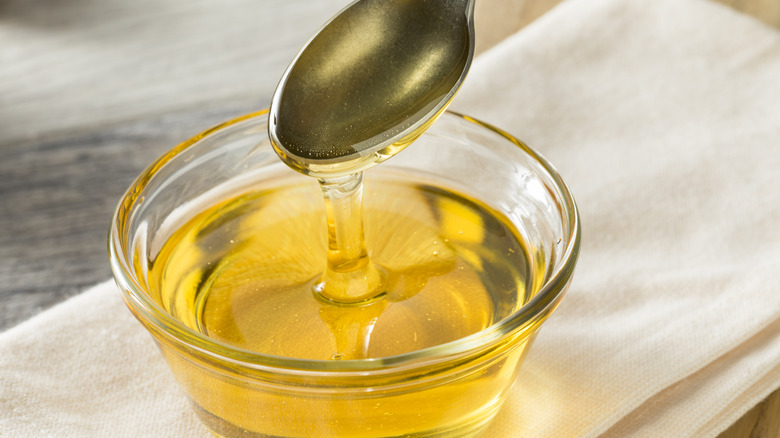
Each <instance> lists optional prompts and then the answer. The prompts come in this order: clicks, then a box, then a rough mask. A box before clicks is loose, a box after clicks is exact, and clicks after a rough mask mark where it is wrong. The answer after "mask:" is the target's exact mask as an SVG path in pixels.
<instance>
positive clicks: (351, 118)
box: [268, 0, 475, 178]
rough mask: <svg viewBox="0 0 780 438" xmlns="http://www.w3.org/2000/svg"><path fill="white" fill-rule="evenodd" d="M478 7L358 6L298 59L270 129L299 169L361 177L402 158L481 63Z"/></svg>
mask: <svg viewBox="0 0 780 438" xmlns="http://www.w3.org/2000/svg"><path fill="white" fill-rule="evenodd" d="M474 1H475V0H357V1H355V2H353V3H352V4H350V5H349V6H347V7H346V8H344V9H343V10H342V11H341V12H340V13H339V14H337V15H336V16H335V17H333V18H332V19H331V20H330V21H329V22H328V23H326V24H325V25H324V26H323V27H322V29H320V31H319V32H318V33H317V34H316V35H314V37H312V38H311V39H310V40H309V42H308V43H307V44H306V45H305V46H304V48H303V49H301V51H300V52H298V54H297V56H296V57H295V59H294V60H293V61H292V63H291V64H290V66H289V67H287V70H286V71H285V73H284V74H283V75H282V78H281V81H280V82H279V85H278V86H277V88H276V92H275V93H274V96H273V99H272V102H271V109H270V113H269V124H268V132H269V136H270V138H271V142H272V144H273V146H274V149H275V150H276V152H277V154H279V156H280V157H281V158H282V160H283V161H284V162H285V163H287V165H289V166H290V167H292V168H293V169H295V170H297V171H299V172H302V173H305V174H308V175H311V176H314V177H317V178H334V177H341V176H345V175H348V174H354V173H357V172H359V171H362V170H364V169H366V168H368V167H371V166H373V165H375V164H378V163H380V162H382V161H384V160H386V159H387V158H390V157H391V156H393V155H395V154H396V153H398V152H399V151H400V150H402V149H403V148H405V147H406V146H408V145H409V144H410V143H411V142H412V141H414V140H415V139H416V138H417V137H418V136H419V135H420V134H422V133H423V132H424V131H425V129H426V128H427V127H428V126H429V125H430V124H431V123H433V121H434V120H435V119H436V117H437V116H438V115H439V114H441V113H442V112H443V111H444V109H445V108H446V107H447V105H448V104H449V103H450V102H451V101H452V98H453V97H454V96H455V93H456V92H457V90H458V88H460V85H461V84H462V83H463V80H464V78H465V76H466V72H467V71H468V68H469V66H470V65H471V60H472V58H473V56H474V25H473V17H474Z"/></svg>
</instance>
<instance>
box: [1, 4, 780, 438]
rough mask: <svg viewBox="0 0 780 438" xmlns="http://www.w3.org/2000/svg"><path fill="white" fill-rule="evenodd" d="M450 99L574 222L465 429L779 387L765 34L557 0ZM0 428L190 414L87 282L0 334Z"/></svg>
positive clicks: (650, 408) (632, 428) (119, 431)
mask: <svg viewBox="0 0 780 438" xmlns="http://www.w3.org/2000/svg"><path fill="white" fill-rule="evenodd" d="M454 108H455V109H456V110H458V111H461V112H464V113H467V114H470V115H473V116H475V117H478V118H481V119H483V120H485V121H488V122H490V123H492V124H495V125H497V126H499V127H501V128H503V129H505V130H507V131H509V132H511V133H513V134H515V135H517V136H519V137H520V138H522V139H524V140H525V141H526V142H528V143H529V144H530V145H531V146H533V147H535V148H537V149H538V150H540V151H541V152H542V153H543V154H544V155H546V156H547V158H549V159H550V160H551V161H552V162H553V163H554V164H555V165H556V166H557V168H558V169H559V171H560V172H561V174H562V175H563V176H564V178H565V179H566V180H567V182H568V183H569V185H570V187H571V189H572V191H573V193H574V196H575V198H576V199H577V201H578V204H579V207H580V210H581V215H582V223H583V244H582V255H581V258H580V262H579V266H578V268H577V271H576V273H575V279H574V282H573V284H572V286H571V289H570V291H569V294H568V296H567V297H566V298H565V299H564V300H563V303H562V305H561V306H560V308H559V309H558V310H557V311H556V313H555V314H553V316H552V317H551V319H550V320H549V321H548V322H547V323H546V324H545V326H544V327H543V328H542V330H541V333H540V335H539V337H538V339H537V341H536V343H535V345H534V347H533V348H532V349H531V352H530V354H529V356H528V358H527V360H526V362H525V365H524V368H523V371H522V372H521V375H520V377H519V380H518V383H517V384H516V385H515V387H514V389H513V390H512V391H513V392H512V394H511V396H510V398H509V400H508V402H507V404H506V405H505V407H504V409H503V410H502V411H501V412H500V413H499V415H498V417H497V418H496V421H495V422H494V423H493V425H492V426H491V427H490V429H489V430H488V431H487V432H486V433H485V436H487V437H520V436H523V437H552V436H554V437H566V436H575V437H579V436H585V437H589V436H599V435H605V436H608V437H613V436H614V437H624V436H647V437H658V436H675V437H684V436H697V437H698V436H714V435H716V434H717V433H719V432H721V431H722V430H724V429H725V428H726V427H728V425H729V424H731V423H732V422H733V421H735V420H736V419H737V418H739V416H741V415H742V414H743V413H744V412H745V411H746V410H747V409H749V408H750V407H751V406H753V405H754V404H755V403H757V402H758V401H759V400H761V399H763V398H764V397H766V396H767V395H768V394H769V393H771V392H772V390H774V389H775V388H777V387H778V386H780V280H778V274H780V226H778V217H780V190H778V189H777V187H780V172H778V169H779V168H780V34H778V32H776V31H774V30H772V29H769V28H767V27H765V26H763V25H761V24H759V23H757V22H755V21H753V20H752V19H750V18H746V17H744V16H740V15H739V14H737V13H734V12H732V11H730V10H728V9H726V8H724V7H721V6H718V5H715V4H711V3H708V2H705V1H703V0H635V1H625V0H569V1H568V2H565V3H563V4H562V5H561V6H559V7H558V8H556V9H555V10H553V11H552V12H550V13H549V14H548V15H546V16H544V17H542V18H541V19H540V20H538V21H537V22H535V23H533V24H532V25H531V26H529V27H528V28H526V29H524V30H523V31H521V32H519V33H518V34H516V35H514V36H513V37H511V38H509V39H507V40H506V41H504V42H503V43H502V44H500V45H499V46H497V47H495V48H493V49H491V50H490V51H488V52H487V53H485V54H484V55H482V56H481V57H480V58H479V59H477V60H476V61H475V63H474V67H473V69H472V72H471V74H470V76H469V78H468V79H467V82H466V85H465V86H464V89H463V90H462V91H461V93H460V95H459V96H458V98H457V101H456V103H455V104H454ZM0 435H3V436H82V435H111V436H207V433H206V431H205V430H204V429H203V428H202V427H201V426H200V425H199V424H198V422H197V420H196V418H195V416H194V414H192V413H191V412H190V410H189V407H188V405H187V403H186V400H185V396H184V395H183V393H182V392H181V390H180V389H179V388H178V387H177V386H176V385H175V383H174V381H173V378H172V376H171V375H170V373H169V371H167V368H166V366H165V364H164V363H163V360H162V358H161V357H160V355H159V354H158V353H157V351H156V349H155V347H154V344H153V342H152V341H151V338H150V337H149V336H148V335H147V334H145V332H144V331H143V329H142V328H141V326H140V325H139V324H137V323H136V322H135V321H134V320H133V318H132V316H131V315H130V313H129V311H127V310H126V309H125V308H124V305H123V303H122V302H121V299H120V296H119V292H118V291H117V290H116V287H115V286H114V285H113V284H111V283H110V282H109V283H104V284H100V285H98V286H96V287H95V288H93V289H91V290H89V291H87V292H85V293H84V294H82V295H80V296H78V297H76V298H74V299H72V300H69V301H67V302H65V303H63V304H61V305H59V306H57V307H55V308H53V309H50V310H49V311H46V312H44V313H43V314H41V315H39V316H37V317H35V318H33V319H31V320H29V321H27V322H25V323H23V324H21V325H19V326H17V327H14V328H12V329H10V330H8V331H7V332H5V333H3V334H0Z"/></svg>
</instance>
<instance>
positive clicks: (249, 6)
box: [0, 0, 780, 438]
mask: <svg viewBox="0 0 780 438" xmlns="http://www.w3.org/2000/svg"><path fill="white" fill-rule="evenodd" d="M559 1H560V0H480V1H479V2H478V3H477V22H478V23H491V25H490V26H485V25H482V26H478V32H479V35H478V41H479V44H478V47H477V51H483V50H485V49H486V48H489V47H490V46H492V45H493V44H495V43H496V42H498V41H500V40H501V39H503V38H505V37H506V36H507V35H510V34H511V33H513V32H515V31H516V30H518V29H520V28H522V27H523V26H525V25H526V24H528V23H529V22H531V21H533V20H535V19H536V18H538V17H539V16H541V15H542V14H544V13H545V12H546V11H547V10H549V9H550V8H552V7H553V6H555V5H556V4H557V3H558V2H559ZM720 1H722V2H723V3H726V4H729V5H730V6H732V7H734V8H736V9H738V10H741V11H744V12H747V13H749V14H752V15H754V16H756V17H758V18H759V19H760V20H763V21H765V22H766V23H768V24H769V25H771V26H775V27H778V28H780V2H779V1H777V0H720ZM346 3H347V0H317V1H313V2H305V6H302V5H303V4H304V2H289V1H283V0H266V1H264V2H258V1H252V0H231V1H223V2H216V1H205V0H201V1H187V2H182V1H178V0H157V1H152V0H136V1H133V2H126V1H121V0H101V1H92V0H71V1H68V2H54V1H40V2H32V1H29V0H1V1H0V330H3V329H5V328H7V327H10V326H12V325H14V324H16V323H18V322H21V321H23V320H24V319H27V318H29V317H30V316H32V315H34V314H36V313H38V312H40V311H42V310H44V309H46V308H48V307H50V306H52V305H53V304H55V303H57V302H60V301H63V300H65V299H66V298H68V297H70V296H73V295H75V294H77V293H78V292H79V291H81V290H83V289H84V288H85V287H87V286H90V285H92V284H95V283H97V282H99V281H101V280H105V279H108V278H109V277H110V275H111V273H110V270H109V267H108V263H107V253H106V234H107V230H108V224H109V221H110V219H111V213H112V211H113V209H114V206H115V203H116V202H117V201H118V199H119V197H120V196H121V194H122V193H123V192H124V190H125V189H126V188H127V187H128V185H129V184H130V183H131V182H132V180H133V179H134V177H135V176H136V175H138V173H139V172H140V171H141V170H142V169H143V168H144V167H146V165H147V164H148V163H150V162H151V161H152V160H153V159H154V158H156V157H157V156H159V155H160V154H161V153H163V152H164V151H166V150H167V149H169V148H170V147H171V146H172V145H175V144H177V143H178V142H180V141H181V140H182V139H186V138H189V137H190V136H192V135H193V134H195V133H197V132H199V131H200V130H202V128H203V127H207V126H211V125H213V124H215V123H217V122H220V121H223V120H225V119H228V118H231V117H234V116H236V115H239V114H242V113H246V112H249V111H253V110H257V109H260V108H263V107H265V106H267V104H268V101H269V100H270V96H271V93H272V91H273V87H274V86H275V85H276V81H277V80H278V78H279V77H280V75H281V73H282V71H283V69H284V67H285V66H286V64H287V62H289V60H290V59H291V58H292V56H293V55H294V54H295V52H296V51H297V50H298V48H299V47H300V46H301V45H302V44H303V43H304V41H305V40H306V38H307V37H308V36H309V34H310V32H311V31H312V29H316V28H317V27H318V26H319V25H320V24H321V23H322V22H323V21H324V20H325V19H327V18H328V17H329V16H330V15H331V14H332V13H334V12H335V11H337V10H338V9H340V7H342V6H343V5H344V4H346ZM278 17H283V19H278ZM778 419H780V391H776V392H775V393H774V394H772V395H771V396H770V397H768V398H767V399H766V400H764V401H763V402H762V403H760V404H759V405H757V406H756V407H755V408H753V409H752V410H751V411H749V412H748V413H747V414H746V415H745V416H744V417H743V418H742V419H741V420H740V421H739V422H737V423H736V424H735V425H734V426H732V428H731V429H729V430H728V431H727V432H725V433H724V434H723V435H722V437H723V438H738V437H739V438H742V437H753V438H757V437H760V438H778V437H780V420H778Z"/></svg>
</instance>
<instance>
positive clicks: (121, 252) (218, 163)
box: [109, 111, 580, 437]
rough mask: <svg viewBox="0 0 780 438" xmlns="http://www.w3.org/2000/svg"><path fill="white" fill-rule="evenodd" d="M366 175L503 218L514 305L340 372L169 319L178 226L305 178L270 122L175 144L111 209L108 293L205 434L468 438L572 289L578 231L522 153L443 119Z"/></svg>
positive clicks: (495, 135)
mask: <svg viewBox="0 0 780 438" xmlns="http://www.w3.org/2000/svg"><path fill="white" fill-rule="evenodd" d="M375 172H376V175H381V174H396V175H403V177H404V178H407V177H408V178H413V179H417V180H419V181H421V182H424V183H425V184H428V185H431V186H435V187H440V188H443V189H447V190H452V191H455V192H458V193H463V194H465V195H468V196H469V197H470V198H473V199H476V200H479V202H481V203H484V205H486V206H488V207H489V208H491V209H492V210H494V211H495V212H498V213H499V214H501V215H503V216H504V217H505V219H506V220H507V221H508V222H509V223H510V224H511V225H512V227H513V228H515V230H516V232H517V234H518V236H519V237H520V238H521V239H522V241H523V244H524V248H525V251H526V254H525V256H526V258H527V261H528V266H527V267H526V268H524V269H526V272H527V274H528V275H527V279H526V284H525V290H524V292H523V294H524V297H523V304H522V305H521V306H518V308H517V309H516V310H514V311H513V312H512V313H511V314H509V315H508V316H506V317H505V318H503V319H501V320H500V321H498V322H496V323H494V324H492V325H490V326H489V327H487V328H485V329H483V330H481V331H479V332H477V333H474V334H471V335H468V336H466V337H463V338H460V339H456V340H454V341H451V342H447V343H444V344H441V345H436V346H432V347H428V348H424V349H421V350H417V351H412V352H408V353H403V354H399V355H394V356H389V357H381V358H374V359H357V360H343V361H333V360H305V359H293V358H286V357H279V356H273V355H267V354H258V353H256V352H253V351H248V350H244V349H241V348H238V347H236V346H234V345H231V344H228V343H225V342H222V341H219V340H217V339H213V338H210V337H207V336H205V335H204V334H202V333H201V332H199V331H198V330H195V329H193V328H190V327H191V326H188V325H187V324H185V323H183V322H182V318H181V316H173V314H174V313H175V312H172V311H171V309H170V306H169V305H168V304H167V303H165V302H164V300H162V299H161V298H160V292H159V285H158V284H156V281H157V280H156V277H155V276H153V275H150V271H151V270H152V269H153V268H154V264H155V262H157V261H158V258H160V257H161V251H163V248H164V247H165V242H167V241H168V240H169V239H170V238H171V236H174V235H175V233H176V232H177V230H178V229H179V227H181V226H182V224H184V223H186V222H187V221H188V220H190V219H192V218H193V217H195V216H196V215H197V214H199V213H200V212H203V211H204V210H206V209H207V208H209V207H210V206H212V205H215V204H216V203H219V202H221V201H224V200H225V199H227V198H230V197H235V196H238V195H240V194H242V193H248V192H250V191H253V190H258V188H262V187H273V186H274V185H275V184H278V182H279V181H281V180H286V179H289V178H304V179H306V178H309V177H306V176H303V175H298V174H296V173H294V172H293V171H291V170H289V169H288V168H287V167H286V166H285V165H284V164H282V163H281V161H280V160H279V159H278V157H277V156H276V154H275V153H274V151H273V149H272V147H271V144H270V142H269V140H268V136H267V112H265V111H263V112H258V113H254V114H249V115H246V116H243V117H239V118H236V119H234V120H231V121H228V122H226V123H223V124H221V125H219V126H216V127H214V128H212V129H210V130H208V131H205V132H203V133H202V134H200V135H198V136H196V137H194V138H192V139H190V140H188V141H186V142H184V143H182V144H180V145H179V146H177V147H175V148H174V149H172V150H171V151H170V152H168V153H167V154H165V155H163V156H162V157H161V158H159V159H158V160H157V161H156V162H155V163H153V164H152V165H150V166H149V167H148V168H147V169H146V170H145V171H144V172H143V173H142V174H141V175H140V176H139V177H138V179H137V180H136V181H135V182H134V183H133V185H132V186H131V187H130V188H129V189H128V191H127V193H126V194H125V196H124V197H123V198H122V200H121V201H120V203H119V205H118V207H117V210H116V212H115V215H114V219H113V223H112V226H111V229H110V236H109V255H110V260H111V267H112V270H113V273H114V277H115V279H116V282H117V284H118V285H119V287H120V289H121V291H122V293H123V298H124V301H125V303H126V304H127V306H128V307H129V309H130V310H131V312H132V313H133V314H134V315H135V317H136V318H137V319H138V320H139V321H140V322H141V324H142V325H143V326H144V327H145V328H146V329H147V330H148V331H149V332H150V333H151V335H152V336H153V338H154V339H155V340H156V342H157V344H158V345H159V348H160V350H161V352H162V354H163V356H164V358H165V360H166V361H167V363H168V364H169V366H170V369H171V370H172V372H173V374H174V376H175V378H176V380H177V381H178V383H179V384H180V385H181V386H182V387H183V388H184V390H185V392H186V393H187V394H188V396H189V398H190V400H191V402H192V405H193V407H194V409H195V411H196V412H197V414H198V416H199V418H200V419H201V420H202V422H203V423H204V424H205V426H206V427H207V428H208V429H209V430H210V431H212V432H213V433H215V434H217V435H220V436H227V437H304V436H306V437H308V436H322V437H325V436H327V437H366V436H372V437H373V436H418V437H423V436H443V437H444V436H446V437H460V436H464V437H465V436H474V435H477V434H478V433H479V432H480V431H481V430H482V429H484V427H486V425H487V424H488V422H489V421H490V419H491V418H493V416H494V415H495V414H496V412H497V410H498V409H499V407H500V406H501V404H502V402H503V400H504V399H505V398H506V397H507V394H508V391H509V389H510V387H511V386H512V385H513V384H514V383H515V380H516V376H517V373H518V369H519V366H520V364H521V359H522V358H523V356H524V355H525V353H526V351H527V350H528V348H529V346H530V345H531V343H532V341H533V339H534V337H535V334H536V333H537V331H538V330H539V327H540V326H541V324H542V322H544V321H545V320H546V318H547V317H548V316H549V315H550V314H551V312H552V311H553V310H554V309H555V308H556V306H557V305H558V303H559V302H560V300H561V299H562V297H563V295H564V293H565V291H566V289H567V288H568V285H569V283H570V281H571V278H572V274H573V271H574V266H575V263H576V259H577V255H578V253H579V245H580V225H579V218H578V213H577V209H576V206H575V204H574V200H573V199H572V196H571V194H570V193H569V190H568V189H567V187H566V185H565V184H564V182H563V181H562V179H561V178H560V176H559V175H558V173H557V172H556V171H555V170H554V169H553V168H552V166H551V165H550V164H549V163H548V162H547V161H546V160H545V159H544V158H542V157H541V156H540V155H539V154H538V153H536V152H534V151H533V150H532V149H530V148H529V147H527V146H526V145H524V144H523V143H522V142H520V141H519V140H517V139H515V138H514V137H512V136H510V135H508V134H507V133H505V132H503V131H501V130H499V129H497V128H495V127H492V126H490V125H488V124H485V123H482V122H480V121H478V120H475V119H473V118H470V117H467V116H463V115H459V114H455V113H452V112H447V113H445V114H443V115H442V117H441V118H440V119H439V120H438V121H437V122H436V123H435V124H434V125H433V126H432V127H431V128H430V129H429V130H428V131H427V132H426V133H425V134H424V135H423V136H421V137H420V138H419V139H418V140H417V141H416V142H415V144H414V145H412V146H411V147H410V148H408V149H406V150H404V151H402V152H401V153H399V154H398V155H397V156H395V157H393V158H392V159H391V160H389V161H387V162H385V163H383V164H381V165H379V166H377V167H376V168H374V169H371V170H369V171H368V172H367V176H366V178H367V180H369V179H370V178H371V176H372V175H374V174H375ZM309 179H311V178H309ZM518 384H522V382H519V383H518Z"/></svg>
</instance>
